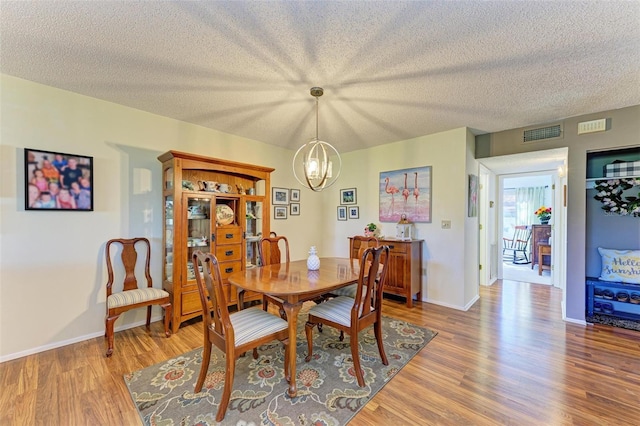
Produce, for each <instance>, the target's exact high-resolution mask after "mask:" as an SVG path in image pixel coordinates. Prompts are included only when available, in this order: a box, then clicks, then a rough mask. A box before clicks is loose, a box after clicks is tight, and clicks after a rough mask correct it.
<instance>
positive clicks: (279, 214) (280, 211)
mask: <svg viewBox="0 0 640 426" xmlns="http://www.w3.org/2000/svg"><path fill="white" fill-rule="evenodd" d="M273 218H274V219H286V218H287V206H273Z"/></svg>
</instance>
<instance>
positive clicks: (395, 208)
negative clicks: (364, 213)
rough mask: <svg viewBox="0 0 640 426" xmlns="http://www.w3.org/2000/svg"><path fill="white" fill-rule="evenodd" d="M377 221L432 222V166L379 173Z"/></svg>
mask: <svg viewBox="0 0 640 426" xmlns="http://www.w3.org/2000/svg"><path fill="white" fill-rule="evenodd" d="M378 186H379V191H380V214H379V219H380V222H398V221H399V220H400V215H402V214H405V215H406V216H407V219H408V220H409V221H410V222H431V166H424V167H415V168H412V169H402V170H394V171H391V172H381V173H380V180H379V181H378Z"/></svg>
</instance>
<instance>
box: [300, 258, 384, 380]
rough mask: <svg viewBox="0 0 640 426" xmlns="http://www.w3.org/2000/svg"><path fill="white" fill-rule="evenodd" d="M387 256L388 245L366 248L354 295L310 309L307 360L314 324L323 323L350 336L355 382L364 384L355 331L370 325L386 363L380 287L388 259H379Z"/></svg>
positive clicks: (382, 284)
mask: <svg viewBox="0 0 640 426" xmlns="http://www.w3.org/2000/svg"><path fill="white" fill-rule="evenodd" d="M388 256H389V247H388V246H380V247H375V248H368V249H366V250H365V252H364V254H363V255H362V259H361V261H360V274H359V276H358V282H357V287H356V295H355V298H350V297H347V296H338V297H334V298H333V299H330V300H328V301H326V302H324V303H320V304H318V305H315V306H313V307H312V308H311V309H309V319H308V320H307V323H306V324H305V327H304V331H305V334H306V336H307V347H308V355H307V356H306V358H305V361H307V362H309V361H310V360H311V358H312V356H313V336H312V334H313V327H315V326H316V325H318V326H320V324H325V325H328V326H330V327H334V328H336V329H338V330H340V332H341V335H340V340H342V336H343V335H342V333H343V332H344V333H347V334H349V336H350V344H349V346H350V347H351V358H352V359H353V368H354V371H355V373H356V377H357V379H358V385H359V386H360V387H363V386H364V385H365V381H364V376H363V373H362V369H361V368H360V354H359V351H358V334H359V333H360V331H362V330H364V329H365V328H366V327H368V326H370V325H373V330H374V334H375V337H376V342H377V343H378V351H379V352H380V358H381V359H382V363H383V364H384V365H389V362H388V361H387V355H386V354H385V352H384V346H383V342H382V288H383V286H384V284H385V281H386V272H387V264H388V262H385V263H381V259H382V258H385V259H386V258H387V257H388Z"/></svg>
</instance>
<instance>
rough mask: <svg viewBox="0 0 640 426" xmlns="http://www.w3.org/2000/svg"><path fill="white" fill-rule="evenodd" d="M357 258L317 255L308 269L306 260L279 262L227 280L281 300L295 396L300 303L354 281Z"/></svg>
mask: <svg viewBox="0 0 640 426" xmlns="http://www.w3.org/2000/svg"><path fill="white" fill-rule="evenodd" d="M359 273H360V263H359V262H358V260H354V259H348V258H337V257H323V258H320V269H319V270H317V271H309V270H307V261H306V260H297V261H294V262H289V263H278V264H273V265H267V266H260V267H255V268H250V269H246V270H244V271H239V272H234V273H232V274H231V275H229V277H228V279H229V282H230V283H231V284H233V285H235V286H236V287H238V288H241V289H243V290H248V291H255V292H257V293H261V294H267V295H269V296H275V297H277V298H278V299H281V300H282V301H283V302H284V304H283V308H284V311H285V313H286V314H287V322H288V324H289V345H288V347H287V350H288V358H289V377H287V380H288V381H289V396H291V397H295V396H296V394H297V392H298V389H297V386H296V335H297V327H298V313H299V312H300V308H302V304H303V303H304V302H306V301H309V300H313V299H316V298H317V297H319V296H320V295H322V294H325V293H330V292H331V291H332V290H335V289H338V288H340V287H344V286H347V285H349V284H353V283H354V282H355V281H357V280H358V275H359Z"/></svg>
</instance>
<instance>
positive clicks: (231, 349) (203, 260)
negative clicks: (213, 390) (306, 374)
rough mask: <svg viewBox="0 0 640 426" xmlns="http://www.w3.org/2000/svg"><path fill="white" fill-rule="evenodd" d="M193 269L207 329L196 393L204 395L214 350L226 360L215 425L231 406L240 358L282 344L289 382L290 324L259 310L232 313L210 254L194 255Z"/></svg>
mask: <svg viewBox="0 0 640 426" xmlns="http://www.w3.org/2000/svg"><path fill="white" fill-rule="evenodd" d="M193 265H194V270H195V271H196V283H197V286H198V293H199V294H200V303H201V304H202V312H203V315H202V318H203V321H202V323H203V326H204V347H203V353H202V365H201V366H200V374H199V375H198V381H197V382H196V385H195V392H196V393H198V392H200V391H202V386H203V384H204V381H205V379H206V377H207V371H208V369H209V361H210V360H211V347H212V345H216V347H217V348H218V349H220V350H221V351H223V352H224V353H225V357H226V365H225V379H224V388H223V391H222V398H221V399H220V405H219V407H218V413H217V414H216V421H218V422H220V421H222V419H223V418H224V416H225V414H226V411H227V407H228V405H229V400H230V398H231V390H232V388H233V379H234V375H235V367H236V361H237V359H238V357H239V356H240V355H241V354H243V353H245V352H246V351H248V350H252V349H256V348H258V347H259V346H260V345H263V344H265V343H269V342H271V341H273V340H280V341H281V342H282V343H283V344H284V353H285V359H284V374H285V378H286V379H287V382H288V381H289V380H290V377H289V363H288V355H287V345H288V342H289V339H288V337H289V331H288V324H287V321H285V320H283V319H282V318H279V317H277V316H276V315H273V314H270V313H268V312H265V311H263V310H262V309H260V308H258V307H253V308H249V309H243V310H239V311H236V312H234V313H229V307H228V305H227V300H226V296H225V293H224V290H223V288H222V280H221V277H220V265H219V264H218V259H216V257H215V256H214V255H213V254H211V253H206V254H205V253H203V252H202V251H200V250H196V251H194V253H193Z"/></svg>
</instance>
